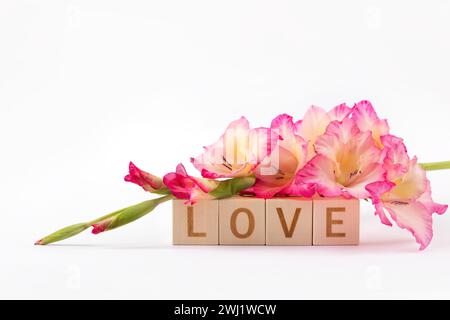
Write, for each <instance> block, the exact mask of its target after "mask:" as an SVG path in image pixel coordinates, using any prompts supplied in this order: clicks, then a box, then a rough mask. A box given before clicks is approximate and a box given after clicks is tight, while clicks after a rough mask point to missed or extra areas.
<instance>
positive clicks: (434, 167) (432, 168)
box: [420, 161, 450, 171]
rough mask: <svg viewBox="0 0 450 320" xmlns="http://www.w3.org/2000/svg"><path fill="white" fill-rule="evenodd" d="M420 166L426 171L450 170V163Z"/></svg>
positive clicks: (442, 162)
mask: <svg viewBox="0 0 450 320" xmlns="http://www.w3.org/2000/svg"><path fill="white" fill-rule="evenodd" d="M420 165H421V166H422V168H423V169H424V170H426V171H436V170H446V169H450V161H440V162H428V163H421V164H420Z"/></svg>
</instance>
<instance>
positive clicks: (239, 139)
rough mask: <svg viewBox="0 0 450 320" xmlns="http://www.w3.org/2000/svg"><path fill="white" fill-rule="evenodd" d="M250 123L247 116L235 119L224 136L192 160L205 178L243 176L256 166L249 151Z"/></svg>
mask: <svg viewBox="0 0 450 320" xmlns="http://www.w3.org/2000/svg"><path fill="white" fill-rule="evenodd" d="M249 131H250V125H249V123H248V120H247V119H246V118H245V117H241V118H240V119H238V120H236V121H233V122H231V123H230V125H229V126H228V128H227V129H226V130H225V133H224V134H223V136H222V137H221V138H220V139H219V140H218V141H217V142H216V143H214V144H212V145H210V146H209V147H205V152H204V153H203V154H201V155H200V156H198V157H197V158H191V162H192V164H193V165H194V167H195V168H197V169H198V170H199V171H200V172H201V174H202V176H203V177H205V178H211V179H216V178H227V177H243V176H247V175H249V173H250V172H251V170H252V169H253V167H254V166H255V159H253V158H252V156H251V154H250V153H249Z"/></svg>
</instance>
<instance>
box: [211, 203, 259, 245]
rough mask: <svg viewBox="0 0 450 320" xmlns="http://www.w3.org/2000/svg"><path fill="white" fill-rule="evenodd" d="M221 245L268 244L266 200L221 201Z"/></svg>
mask: <svg viewBox="0 0 450 320" xmlns="http://www.w3.org/2000/svg"><path fill="white" fill-rule="evenodd" d="M219 244H221V245H264V244H266V215H265V200H264V199H258V198H254V197H253V198H250V197H233V198H229V199H223V200H219Z"/></svg>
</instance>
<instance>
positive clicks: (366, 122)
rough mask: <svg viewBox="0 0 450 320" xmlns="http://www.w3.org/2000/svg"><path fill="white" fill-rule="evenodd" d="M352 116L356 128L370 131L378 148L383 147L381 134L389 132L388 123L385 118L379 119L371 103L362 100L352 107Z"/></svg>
mask: <svg viewBox="0 0 450 320" xmlns="http://www.w3.org/2000/svg"><path fill="white" fill-rule="evenodd" d="M352 118H353V119H354V120H355V122H356V124H357V126H358V128H359V129H360V130H361V131H363V132H366V131H370V132H372V136H373V138H374V140H375V143H376V145H377V146H378V147H379V148H382V147H383V144H382V142H381V136H384V135H387V134H389V124H388V122H387V120H380V118H378V115H377V113H376V112H375V110H374V108H373V107H372V104H371V103H370V102H369V101H367V100H363V101H360V102H358V103H357V104H355V106H354V107H353V112H352Z"/></svg>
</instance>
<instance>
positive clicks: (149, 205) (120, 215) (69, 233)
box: [35, 194, 174, 245]
mask: <svg viewBox="0 0 450 320" xmlns="http://www.w3.org/2000/svg"><path fill="white" fill-rule="evenodd" d="M173 198H174V196H173V195H171V194H170V195H166V196H163V197H160V198H157V199H152V200H147V201H144V202H141V203H138V204H135V205H132V206H129V207H126V208H123V209H120V210H116V211H114V212H111V213H109V214H107V215H104V216H101V217H100V218H97V219H94V220H92V221H89V222H82V223H77V224H73V225H70V226H68V227H65V228H62V229H60V230H58V231H55V232H53V233H52V234H50V235H48V236H46V237H44V238H42V239H40V240H39V241H36V243H35V244H36V245H46V244H49V243H53V242H58V241H61V240H64V239H67V238H70V237H73V236H75V235H77V234H79V233H81V232H83V231H84V230H86V229H88V228H89V227H91V226H93V225H94V224H97V223H107V228H106V229H105V230H104V231H107V230H111V229H115V228H118V227H120V226H122V225H125V224H128V223H130V222H132V221H134V220H137V219H139V218H141V217H143V216H144V215H146V214H147V213H149V212H150V211H152V210H153V209H154V208H155V207H156V206H158V205H159V204H161V203H163V202H166V201H168V200H171V199H173Z"/></svg>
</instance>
